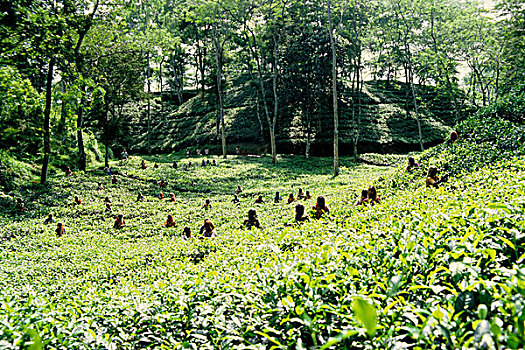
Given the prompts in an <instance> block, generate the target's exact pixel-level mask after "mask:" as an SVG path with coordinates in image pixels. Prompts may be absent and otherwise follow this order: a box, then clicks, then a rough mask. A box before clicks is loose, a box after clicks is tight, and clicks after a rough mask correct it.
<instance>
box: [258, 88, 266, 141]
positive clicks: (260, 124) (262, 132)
mask: <svg viewBox="0 0 525 350" xmlns="http://www.w3.org/2000/svg"><path fill="white" fill-rule="evenodd" d="M256 104H257V105H256V108H257V110H256V115H257V120H258V121H259V126H260V128H261V141H262V142H264V124H263V122H262V119H261V103H260V101H259V92H257V99H256Z"/></svg>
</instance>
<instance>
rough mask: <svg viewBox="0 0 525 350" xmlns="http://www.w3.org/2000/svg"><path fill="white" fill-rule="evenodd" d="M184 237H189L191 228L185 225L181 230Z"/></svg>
mask: <svg viewBox="0 0 525 350" xmlns="http://www.w3.org/2000/svg"><path fill="white" fill-rule="evenodd" d="M182 234H183V237H184V239H190V238H191V229H190V228H189V227H188V226H186V227H184V230H183V231H182Z"/></svg>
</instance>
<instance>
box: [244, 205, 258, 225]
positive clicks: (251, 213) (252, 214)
mask: <svg viewBox="0 0 525 350" xmlns="http://www.w3.org/2000/svg"><path fill="white" fill-rule="evenodd" d="M244 227H246V228H247V229H251V228H252V227H257V228H261V223H260V222H259V219H257V212H256V211H255V209H250V210H248V219H246V220H244Z"/></svg>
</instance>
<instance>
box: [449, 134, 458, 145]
mask: <svg viewBox="0 0 525 350" xmlns="http://www.w3.org/2000/svg"><path fill="white" fill-rule="evenodd" d="M458 139H459V136H458V133H457V132H455V131H452V132H451V133H450V138H449V140H448V142H449V143H451V144H454V143H456V141H457V140H458Z"/></svg>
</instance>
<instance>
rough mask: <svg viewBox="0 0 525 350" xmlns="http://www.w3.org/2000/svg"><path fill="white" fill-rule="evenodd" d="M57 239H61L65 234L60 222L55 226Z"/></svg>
mask: <svg viewBox="0 0 525 350" xmlns="http://www.w3.org/2000/svg"><path fill="white" fill-rule="evenodd" d="M55 232H56V234H57V236H58V237H62V236H63V235H65V234H66V230H64V225H62V223H61V222H59V223H58V224H57V229H56V230H55Z"/></svg>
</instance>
